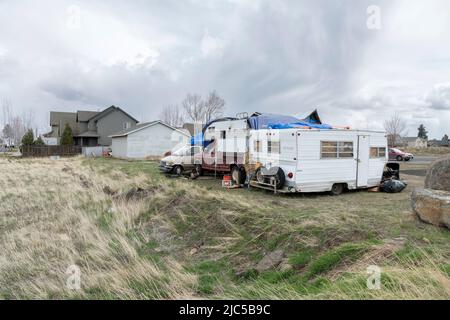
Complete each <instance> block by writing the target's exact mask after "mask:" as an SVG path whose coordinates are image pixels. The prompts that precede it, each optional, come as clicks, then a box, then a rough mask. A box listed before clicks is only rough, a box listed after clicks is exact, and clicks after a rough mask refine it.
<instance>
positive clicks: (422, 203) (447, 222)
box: [411, 189, 450, 228]
mask: <svg viewBox="0 0 450 320" xmlns="http://www.w3.org/2000/svg"><path fill="white" fill-rule="evenodd" d="M411 201H412V208H413V211H414V213H415V214H417V216H418V217H419V218H420V220H422V221H424V222H427V223H431V224H433V225H435V226H445V227H447V228H450V192H446V191H441V190H432V189H415V190H414V191H413V193H412V195H411Z"/></svg>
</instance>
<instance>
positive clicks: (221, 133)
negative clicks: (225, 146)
mask: <svg viewBox="0 0 450 320" xmlns="http://www.w3.org/2000/svg"><path fill="white" fill-rule="evenodd" d="M220 138H221V139H226V138H227V132H226V131H220Z"/></svg>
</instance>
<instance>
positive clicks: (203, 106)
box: [182, 91, 225, 123]
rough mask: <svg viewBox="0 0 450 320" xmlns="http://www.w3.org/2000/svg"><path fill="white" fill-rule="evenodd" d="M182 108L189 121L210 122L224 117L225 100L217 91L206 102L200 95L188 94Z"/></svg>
mask: <svg viewBox="0 0 450 320" xmlns="http://www.w3.org/2000/svg"><path fill="white" fill-rule="evenodd" d="M182 106H183V109H184V111H185V112H186V116H187V118H188V120H189V121H192V122H196V123H198V122H208V121H210V120H211V119H213V118H216V117H220V116H222V115H223V113H224V111H225V100H224V99H223V98H221V97H220V96H219V95H218V94H217V92H216V91H212V92H211V93H210V94H209V96H208V97H207V98H206V100H203V99H202V97H201V96H200V95H199V94H188V95H187V96H186V98H185V99H184V100H183V103H182Z"/></svg>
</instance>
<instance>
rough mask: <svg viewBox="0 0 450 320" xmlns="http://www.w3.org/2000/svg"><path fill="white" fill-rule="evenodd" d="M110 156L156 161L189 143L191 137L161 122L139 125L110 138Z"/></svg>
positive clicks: (184, 131) (183, 131) (185, 131)
mask: <svg viewBox="0 0 450 320" xmlns="http://www.w3.org/2000/svg"><path fill="white" fill-rule="evenodd" d="M110 137H111V139H112V145H111V149H112V155H113V157H116V158H123V159H157V158H161V157H163V155H164V154H165V153H167V152H168V151H173V150H175V149H177V148H180V147H181V146H184V145H186V144H189V143H190V139H191V135H190V133H189V131H188V130H186V129H179V128H175V127H172V126H170V125H169V124H167V123H165V122H163V121H161V120H156V121H151V122H146V123H141V124H138V125H136V126H135V127H133V128H129V129H126V130H122V131H120V132H117V133H115V134H113V135H111V136H110Z"/></svg>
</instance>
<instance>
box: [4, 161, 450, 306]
mask: <svg viewBox="0 0 450 320" xmlns="http://www.w3.org/2000/svg"><path fill="white" fill-rule="evenodd" d="M0 168H1V172H2V174H1V175H0V204H1V206H0V246H1V248H2V250H0V298H3V299H11V298H33V299H42V298H51V299H60V298H74V299H77V298H83V299H84V298H87V299H116V298H119V299H177V298H178V299H179V298H199V299H202V298H212V299H218V298H249V299H258V298H268V299H330V298H333V299H387V298H389V299H419V298H423V299H449V298H450V246H449V241H450V231H449V230H446V229H439V228H436V227H434V226H431V225H427V224H424V223H421V222H420V221H418V220H417V219H416V218H415V216H414V215H413V214H412V213H411V208H410V194H411V190H412V188H414V187H415V186H420V185H422V184H423V178H424V177H423V176H420V175H414V173H415V172H420V171H421V170H422V171H423V170H424V169H425V166H418V165H414V164H406V165H405V169H408V173H410V175H405V176H403V178H404V179H406V180H407V181H408V183H409V186H408V188H407V189H406V190H405V191H404V192H402V193H399V194H385V193H370V192H367V191H357V192H348V193H345V194H343V195H341V196H338V197H332V196H329V195H327V194H314V195H274V194H272V193H269V192H266V191H259V190H247V189H234V190H225V189H222V188H221V186H220V182H219V181H217V180H211V179H204V180H196V181H191V180H188V179H185V178H171V177H166V176H164V175H162V174H160V173H159V172H158V170H157V165H156V163H153V162H128V161H122V160H112V159H91V160H85V159H82V158H74V159H61V160H55V161H52V160H50V159H10V158H6V157H2V158H0ZM411 173H412V174H411ZM275 250H282V252H283V254H284V258H283V261H282V262H281V263H280V265H279V266H278V267H276V268H273V269H269V270H267V271H264V272H258V271H256V267H257V265H258V263H259V262H260V260H261V259H262V258H263V257H264V256H265V255H266V254H268V253H270V252H273V251H275ZM71 265H76V266H78V268H79V270H80V281H81V288H80V289H79V290H73V289H71V288H69V287H68V286H67V285H66V284H67V279H68V277H69V276H70V275H68V274H67V273H66V272H67V268H68V267H69V266H71ZM370 265H377V266H379V267H380V268H381V270H382V276H381V288H380V290H369V289H368V288H367V285H366V279H367V277H368V274H367V272H366V269H367V267H368V266H370Z"/></svg>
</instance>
